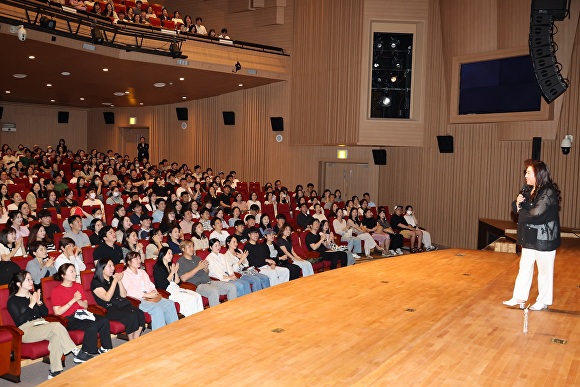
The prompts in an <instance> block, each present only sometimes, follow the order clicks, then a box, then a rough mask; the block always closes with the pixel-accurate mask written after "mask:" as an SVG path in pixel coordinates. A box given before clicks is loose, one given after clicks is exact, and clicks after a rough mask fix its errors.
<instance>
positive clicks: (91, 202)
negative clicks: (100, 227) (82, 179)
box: [83, 188, 106, 222]
mask: <svg viewBox="0 0 580 387" xmlns="http://www.w3.org/2000/svg"><path fill="white" fill-rule="evenodd" d="M88 196H89V197H88V198H86V199H85V200H84V201H83V207H93V206H100V207H101V211H102V212H103V218H102V219H103V222H106V219H105V215H104V214H105V206H104V205H103V202H102V201H100V200H99V199H97V192H96V191H95V190H94V189H93V188H91V189H90V190H89V192H88Z"/></svg>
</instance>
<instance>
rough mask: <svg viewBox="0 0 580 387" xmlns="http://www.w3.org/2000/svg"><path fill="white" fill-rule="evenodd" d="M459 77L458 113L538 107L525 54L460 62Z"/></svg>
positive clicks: (537, 94)
mask: <svg viewBox="0 0 580 387" xmlns="http://www.w3.org/2000/svg"><path fill="white" fill-rule="evenodd" d="M459 77H460V79H459V115H466V114H494V113H515V112H537V111H540V110H541V105H542V94H541V92H540V88H539V87H538V83H537V81H536V77H535V75H534V68H533V66H532V59H531V58H530V56H529V55H522V56H516V57H510V58H499V59H492V60H484V61H478V62H470V63H462V64H461V68H460V72H459Z"/></svg>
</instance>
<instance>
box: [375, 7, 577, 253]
mask: <svg viewBox="0 0 580 387" xmlns="http://www.w3.org/2000/svg"><path fill="white" fill-rule="evenodd" d="M487 3H494V2H486V4H487ZM523 3H525V2H518V4H520V8H519V12H525V13H527V12H529V3H528V4H525V5H524V4H523ZM469 4H471V5H472V6H473V7H475V8H477V6H476V4H475V3H474V2H471V3H470V2H469V1H467V2H463V1H461V2H459V1H447V0H440V1H433V2H432V3H431V5H430V7H431V9H430V12H429V14H430V21H429V26H430V27H429V31H428V33H427V36H428V40H429V41H428V44H427V45H428V47H429V50H430V51H431V52H430V53H429V55H428V57H429V64H428V68H429V69H430V70H431V76H429V77H428V79H427V85H426V88H427V91H426V92H427V99H428V100H431V101H440V102H438V103H432V104H428V105H427V111H426V122H428V123H429V124H428V125H426V126H425V146H424V148H423V149H420V148H389V149H388V153H389V165H387V166H385V167H381V187H380V189H379V191H380V193H381V195H380V201H381V202H389V203H393V204H395V203H398V204H403V205H404V204H407V203H408V204H412V205H414V207H415V210H416V211H417V215H418V217H419V221H420V222H421V223H423V224H424V225H426V226H427V228H428V229H430V231H431V232H432V234H433V237H434V241H435V242H439V243H443V244H445V245H449V246H461V247H468V248H475V246H476V243H477V230H476V228H477V220H478V218H480V217H487V218H497V219H505V220H509V219H510V218H511V215H510V203H511V201H512V200H514V198H515V196H516V195H517V193H518V191H519V189H520V187H521V184H522V183H523V161H524V160H525V159H528V158H530V157H531V136H530V140H529V141H500V136H501V134H502V133H501V131H500V129H498V127H499V125H498V124H477V125H476V124H473V125H465V124H463V125H449V124H448V121H447V120H448V117H447V113H446V110H445V109H446V108H447V107H448V103H449V102H448V95H449V94H448V93H447V92H445V90H446V88H447V87H448V86H447V85H449V83H450V82H449V80H448V79H446V78H447V77H448V74H449V72H448V71H446V68H445V63H446V61H448V60H449V59H450V56H452V55H461V54H464V53H467V52H476V51H484V50H486V49H487V48H491V47H492V45H490V42H489V41H488V39H490V37H491V40H493V37H494V36H495V35H496V33H495V32H493V31H491V32H490V35H485V34H480V35H478V34H475V33H474V32H473V31H472V29H474V28H476V25H477V23H478V22H477V20H475V19H478V18H479V17H481V18H482V19H484V20H489V23H491V25H494V23H495V22H493V21H491V18H492V17H491V15H487V16H486V15H485V14H484V15H480V14H478V13H477V12H474V11H475V10H474V9H470V8H469ZM489 9H490V12H491V13H494V12H495V11H494V9H495V5H494V4H491V5H490V6H489ZM442 14H446V17H445V18H443V17H441V15H442ZM469 15H472V17H471V18H470V16H469ZM462 18H463V20H462ZM471 19H474V20H471ZM443 20H445V21H446V22H445V23H443V22H442V21H443ZM472 22H473V24H472ZM506 22H507V21H506ZM528 23H529V22H528ZM465 26H470V27H469V28H467V27H465ZM524 27H525V29H526V33H525V34H524V33H522V32H521V30H518V31H517V32H515V31H514V32H513V33H514V34H516V33H517V37H518V39H519V40H516V39H515V38H514V37H513V35H511V33H509V34H508V33H507V32H506V31H509V30H510V28H506V27H505V26H504V27H502V26H500V27H498V29H499V30H500V31H503V32H502V34H500V36H503V38H502V39H506V42H508V43H502V42H500V44H498V45H499V46H500V47H502V48H503V47H506V46H507V45H519V46H521V45H525V44H527V42H526V41H522V40H523V39H526V40H527V29H528V28H529V25H527V26H522V28H524ZM464 28H466V30H467V31H472V32H469V33H468V35H467V36H465V40H464V39H463V29H464ZM487 28H488V24H487V22H486V24H485V28H484V29H487ZM478 36H479V38H478ZM459 37H461V39H460V38H459ZM579 40H580V36H579V35H578V34H576V38H575V39H574V40H573V41H571V42H566V44H569V45H572V44H573V45H574V47H573V48H574V51H573V56H572V60H571V64H570V66H569V69H568V74H569V78H570V80H571V87H570V89H568V91H567V92H566V93H565V94H564V95H563V96H562V97H560V98H561V99H562V101H561V103H562V105H563V108H562V114H561V116H560V117H557V118H556V119H559V125H558V130H557V134H556V136H555V139H554V140H546V139H544V141H543V143H542V159H543V160H544V161H545V162H546V163H547V165H548V166H549V167H550V169H551V171H552V174H553V177H554V179H555V181H556V182H557V183H558V184H559V185H560V188H561V189H562V196H563V201H562V211H561V212H560V217H561V222H562V224H563V225H564V226H570V227H578V226H580V211H579V209H578V205H577V204H576V198H577V197H578V190H579V189H580V183H579V181H578V176H580V148H578V147H577V144H573V146H572V150H571V152H570V154H569V155H568V156H564V155H562V153H561V150H560V142H561V140H562V138H563V136H564V135H565V134H573V135H575V138H577V136H578V135H580V129H579V126H580V119H579V116H578V108H577V107H578V106H579V105H580V85H579V84H578V82H577V80H578V79H580V47H579ZM493 44H494V45H495V40H493ZM486 45H487V46H486ZM481 47H484V49H481ZM485 47H487V48H485ZM441 54H443V55H441ZM523 125H525V124H523ZM501 130H505V129H504V128H502V129H501ZM440 134H451V135H453V136H454V140H455V153H453V154H440V153H439V152H438V148H437V142H436V137H435V136H436V135H440ZM411 166H412V167H411Z"/></svg>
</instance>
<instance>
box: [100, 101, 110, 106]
mask: <svg viewBox="0 0 580 387" xmlns="http://www.w3.org/2000/svg"><path fill="white" fill-rule="evenodd" d="M101 105H105V106H110V105H112V104H111V103H110V102H101Z"/></svg>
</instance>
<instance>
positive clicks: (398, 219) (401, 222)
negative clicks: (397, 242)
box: [391, 205, 423, 253]
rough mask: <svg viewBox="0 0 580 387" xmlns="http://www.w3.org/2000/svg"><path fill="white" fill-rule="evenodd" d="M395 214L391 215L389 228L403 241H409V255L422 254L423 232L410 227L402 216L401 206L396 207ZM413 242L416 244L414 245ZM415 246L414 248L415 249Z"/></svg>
mask: <svg viewBox="0 0 580 387" xmlns="http://www.w3.org/2000/svg"><path fill="white" fill-rule="evenodd" d="M394 211H395V212H394V213H393V215H391V226H392V227H393V229H395V231H398V232H399V234H401V235H403V236H404V237H405V239H410V240H411V253H417V252H419V253H420V252H422V251H423V249H422V248H421V243H423V231H421V230H419V229H416V228H415V227H413V226H411V225H410V224H409V223H407V221H406V220H405V217H404V216H403V206H401V205H396V206H395V210H394ZM415 241H416V242H417V243H416V244H415ZM415 246H416V247H415Z"/></svg>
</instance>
